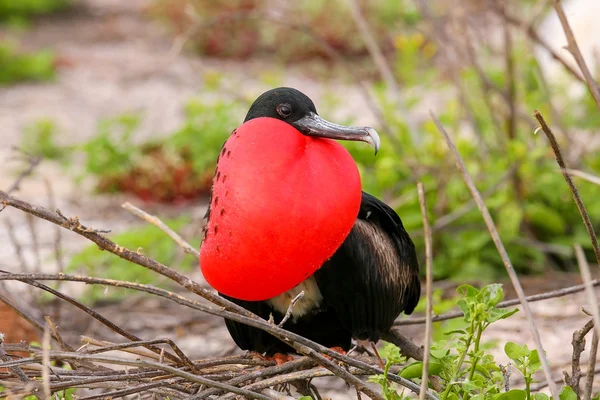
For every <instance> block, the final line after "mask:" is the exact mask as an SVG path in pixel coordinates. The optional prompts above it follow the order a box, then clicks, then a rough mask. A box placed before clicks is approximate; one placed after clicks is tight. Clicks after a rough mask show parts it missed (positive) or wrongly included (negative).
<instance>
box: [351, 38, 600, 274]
mask: <svg viewBox="0 0 600 400" xmlns="http://www.w3.org/2000/svg"><path fill="white" fill-rule="evenodd" d="M436 52H437V50H436V49H435V45H434V44H432V41H430V40H427V38H424V37H423V36H422V35H421V34H420V33H419V32H418V31H416V30H415V31H410V29H408V30H407V32H405V33H404V34H403V35H401V36H399V37H397V38H396V54H395V57H396V58H395V62H394V64H393V65H394V67H395V74H396V76H397V78H398V79H399V81H400V82H401V84H402V93H403V95H404V100H405V104H406V106H407V108H408V109H409V113H410V112H411V111H412V110H414V109H416V108H418V109H420V110H422V109H424V108H425V107H429V106H428V105H426V104H423V101H422V100H421V98H422V97H426V96H421V93H422V92H423V91H424V90H425V91H426V90H430V91H435V92H440V93H442V94H444V93H445V94H453V93H456V90H457V89H456V87H455V85H454V84H453V83H452V82H446V81H444V80H441V79H439V78H438V76H439V74H440V69H443V68H444V67H443V66H440V65H439V64H437V63H436V62H435V59H432V55H433V54H436ZM481 53H483V54H478V55H477V56H478V61H479V63H480V65H481V67H482V69H483V70H484V73H485V74H486V75H487V77H488V78H489V80H490V81H491V82H493V83H494V84H495V85H497V87H498V88H499V89H503V88H505V86H506V85H507V84H508V83H507V78H506V76H507V74H506V71H505V70H504V69H503V64H498V63H497V62H494V59H493V57H491V56H488V55H487V54H485V53H484V52H481ZM514 59H515V60H516V62H518V63H519V66H518V67H517V68H516V71H517V72H516V76H515V82H516V86H517V108H518V109H519V110H520V112H525V111H527V110H534V109H535V108H541V111H542V112H544V113H545V115H551V113H550V112H548V110H546V109H545V108H547V107H546V106H545V105H546V104H547V100H546V99H547V97H548V95H549V94H548V93H547V92H546V89H545V87H546V86H545V85H544V84H543V83H542V81H541V78H540V74H539V67H538V65H537V62H536V60H535V59H534V58H533V56H532V54H531V53H530V52H528V51H527V50H526V48H525V46H522V45H516V46H515V55H514ZM434 77H435V78H434ZM460 78H461V85H462V87H463V92H464V95H465V96H466V103H467V104H466V106H465V105H464V104H461V103H459V102H458V100H454V99H452V98H450V100H448V101H447V102H446V104H445V106H444V107H443V108H441V107H440V108H439V109H440V110H443V111H438V113H439V115H438V117H439V119H440V120H441V122H442V123H443V124H444V126H445V127H446V128H447V130H448V131H449V132H450V134H451V136H452V137H453V138H454V141H455V143H456V145H457V147H458V149H459V151H460V153H461V155H462V157H463V159H464V160H465V162H466V164H467V169H468V170H469V173H470V174H471V176H472V177H473V179H474V180H475V184H476V186H477V188H478V189H479V190H480V192H482V193H483V194H485V195H486V198H485V202H486V205H487V206H488V208H489V210H490V213H491V214H492V217H493V219H494V221H495V223H496V225H497V227H498V229H499V231H500V235H501V239H502V241H503V243H504V245H505V247H506V248H507V250H508V253H509V254H510V257H511V261H512V263H513V265H514V266H515V268H516V269H517V270H518V271H519V272H525V273H537V272H540V271H542V270H543V269H544V268H547V267H549V266H555V267H557V268H560V269H570V268H575V267H574V266H575V265H576V262H574V259H573V257H574V255H573V252H572V245H573V244H574V243H582V244H584V245H585V246H586V248H587V250H590V247H589V238H586V236H585V235H586V233H585V227H584V226H583V224H582V223H581V217H580V216H579V213H578V211H577V208H576V207H575V206H574V204H573V202H572V199H571V195H570V193H569V190H568V187H567V186H566V184H565V182H564V179H563V177H562V175H561V173H560V171H559V169H558V168H557V165H556V162H555V160H554V157H553V156H552V152H551V150H550V148H549V146H548V143H547V140H546V138H545V137H544V135H537V136H535V135H533V128H532V127H531V123H532V121H533V118H531V119H530V120H529V121H527V119H526V118H518V119H517V124H516V130H515V133H514V137H513V138H511V137H509V134H508V132H507V128H506V126H505V125H506V117H505V113H503V112H500V111H499V110H500V109H505V107H506V104H505V103H504V102H505V100H504V99H503V98H502V97H501V96H500V95H497V96H496V95H494V94H493V93H492V94H490V93H486V92H485V91H484V90H483V88H482V83H481V79H480V75H479V74H478V73H477V71H475V69H474V68H470V67H468V66H463V67H462V69H461V71H460ZM430 85H431V86H432V87H431V88H430ZM386 90H387V89H386V88H385V86H383V85H382V84H379V85H377V86H376V87H375V91H376V94H377V95H378V102H379V104H380V105H381V106H382V113H383V118H384V119H385V122H386V129H385V130H384V129H378V130H379V132H380V134H381V136H382V138H381V139H382V146H381V150H380V152H379V154H378V155H377V157H373V154H372V152H371V149H369V148H368V147H367V146H364V145H363V144H362V143H350V144H344V145H345V146H346V147H347V148H348V150H349V151H350V152H351V154H352V155H353V157H354V158H355V159H356V160H357V162H358V164H359V169H360V171H361V175H362V179H363V180H362V182H363V188H364V190H365V191H367V192H370V193H372V194H373V195H375V196H377V197H380V198H382V199H384V200H385V201H386V202H387V203H388V204H390V205H391V206H392V207H393V208H394V209H395V210H396V211H397V212H398V214H399V215H400V217H401V218H402V221H403V223H404V226H405V228H406V229H407V230H408V231H409V233H410V234H411V237H412V238H413V240H414V241H415V244H416V246H417V254H424V240H423V234H422V222H421V221H422V220H421V213H420V207H419V203H418V198H417V195H416V182H417V181H419V180H420V181H422V182H423V183H424V185H425V189H426V201H427V205H428V208H429V210H428V211H429V216H430V220H431V222H432V224H433V226H434V228H435V231H434V235H433V239H434V242H435V243H434V247H435V249H436V257H435V260H434V268H433V271H434V275H435V278H436V279H446V278H453V279H454V280H457V281H465V280H468V279H472V277H474V276H476V277H477V278H478V279H481V280H482V281H484V282H485V281H492V280H494V279H498V278H499V277H501V276H505V270H504V266H503V264H502V261H501V259H500V257H499V255H498V253H497V251H496V248H495V245H494V243H493V242H492V240H491V238H490V236H489V235H488V234H487V229H486V227H485V224H484V222H483V219H482V217H481V214H480V212H479V210H478V209H477V208H476V207H475V206H474V205H472V199H471V195H470V193H469V191H468V189H467V187H466V185H465V184H464V181H463V179H462V177H461V176H460V173H459V171H458V169H457V168H456V166H455V164H454V160H453V156H452V155H451V154H449V152H448V149H447V145H446V143H445V141H444V140H443V139H442V137H441V135H440V133H439V132H438V131H437V129H436V128H435V126H434V125H433V123H432V122H431V121H430V120H429V119H425V120H424V121H423V122H421V123H414V125H415V128H416V131H415V132H411V131H410V130H409V128H408V125H407V123H406V120H405V117H404V115H405V113H402V112H399V111H398V106H397V105H396V104H395V103H392V102H390V101H389V100H388V97H387V96H386V95H385V93H386ZM552 90H553V93H552V95H553V96H556V97H558V98H560V99H561V101H562V102H563V103H564V104H563V105H562V106H561V113H562V114H563V115H562V118H563V121H562V122H563V123H564V124H568V126H567V129H569V128H570V129H571V130H572V131H573V130H575V129H576V128H578V129H583V128H585V129H592V128H593V127H597V126H598V124H597V122H598V113H597V108H596V105H595V104H594V102H593V100H592V99H591V96H589V94H588V93H585V94H584V95H583V96H582V97H581V98H573V99H570V98H568V97H567V96H563V97H561V96H560V94H564V93H565V91H564V89H561V90H559V88H554V87H553V88H552ZM413 93H414V94H413ZM484 98H488V99H489V102H490V104H491V107H492V108H491V109H490V108H488V105H487V103H486V101H483V99H484ZM595 108H596V111H594V109H595ZM494 119H496V120H497V121H498V125H496V124H495V123H494ZM470 121H475V122H474V123H473V124H469V122H470ZM554 122H555V121H550V123H554ZM467 125H468V127H467V129H465V126H467ZM567 145H568V143H567ZM573 147H577V146H573ZM564 148H567V149H568V148H569V147H568V146H565V147H564ZM565 151H566V150H565ZM570 162H571V163H572V164H570V167H571V168H574V169H581V170H584V171H588V172H591V173H593V174H598V173H600V152H598V151H593V150H589V151H587V152H586V151H584V152H583V154H581V155H580V156H579V157H578V158H576V159H573V160H570ZM511 170H512V171H514V173H511ZM578 187H579V191H580V194H581V196H582V198H583V200H584V202H586V204H589V207H588V212H589V214H590V216H591V218H592V221H594V222H595V224H596V225H597V228H600V222H599V221H600V204H599V203H598V202H595V201H594V200H593V199H594V198H595V197H596V194H595V193H596V192H597V190H598V188H597V186H595V185H593V184H591V183H588V182H583V181H582V182H581V184H579V185H578ZM453 215H456V218H455V219H454V220H451V221H450V222H448V221H447V220H446V218H447V216H453ZM445 220H446V221H445ZM440 222H444V224H443V225H442V226H440V227H439V228H438V227H436V224H438V223H440Z"/></svg>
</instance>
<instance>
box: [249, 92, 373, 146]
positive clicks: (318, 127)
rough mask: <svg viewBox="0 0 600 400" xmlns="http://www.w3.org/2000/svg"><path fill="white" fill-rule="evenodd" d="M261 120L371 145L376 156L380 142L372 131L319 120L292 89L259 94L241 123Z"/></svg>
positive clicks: (309, 103) (310, 104) (307, 101)
mask: <svg viewBox="0 0 600 400" xmlns="http://www.w3.org/2000/svg"><path fill="white" fill-rule="evenodd" d="M261 117H268V118H274V119H278V120H280V121H283V122H285V123H287V124H290V125H291V126H293V127H294V128H296V129H297V130H298V131H299V132H300V133H302V134H304V135H307V136H313V137H322V138H328V139H336V140H354V141H361V142H366V143H369V144H370V145H371V146H373V148H374V149H375V154H377V151H378V150H379V146H380V140H379V135H378V134H377V131H375V129H373V128H370V127H352V126H343V125H338V124H334V123H333V122H329V121H327V120H326V119H323V118H321V117H320V116H319V114H318V113H317V108H316V107H315V104H314V103H313V101H312V100H311V99H310V98H309V97H308V96H307V95H305V94H304V93H302V92H301V91H299V90H297V89H294V88H288V87H280V88H276V89H271V90H269V91H267V92H265V93H263V94H261V95H260V96H259V97H258V98H257V99H256V100H255V101H254V103H253V104H252V106H251V107H250V110H248V114H246V118H245V119H244V122H247V121H250V120H252V119H255V118H261Z"/></svg>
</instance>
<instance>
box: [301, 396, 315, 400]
mask: <svg viewBox="0 0 600 400" xmlns="http://www.w3.org/2000/svg"><path fill="white" fill-rule="evenodd" d="M298 400H313V398H312V397H310V396H302V397H300V398H299V399H298Z"/></svg>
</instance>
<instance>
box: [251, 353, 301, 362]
mask: <svg viewBox="0 0 600 400" xmlns="http://www.w3.org/2000/svg"><path fill="white" fill-rule="evenodd" d="M248 355H249V356H251V357H256V358H260V359H261V360H265V361H275V362H276V363H277V365H281V364H283V363H286V362H288V361H293V360H294V357H292V356H291V355H289V354H283V353H275V354H273V355H272V356H263V355H262V354H260V353H258V352H256V351H249V352H248Z"/></svg>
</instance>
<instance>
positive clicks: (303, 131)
mask: <svg viewBox="0 0 600 400" xmlns="http://www.w3.org/2000/svg"><path fill="white" fill-rule="evenodd" d="M331 139H338V140H358V141H363V142H367V143H369V144H371V145H372V146H373V147H374V148H375V150H377V149H378V148H379V137H378V136H377V133H376V132H375V130H373V129H372V128H368V127H345V126H341V125H337V124H334V123H331V122H328V121H326V120H324V119H322V118H321V117H319V115H318V114H317V110H316V108H315V105H314V104H313V102H312V101H311V100H310V98H308V97H307V96H306V95H304V94H303V93H301V92H300V91H298V90H296V89H292V88H277V89H273V90H269V91H268V92H266V93H263V94H262V95H260V96H259V97H258V99H256V101H255V102H254V103H253V104H252V106H251V107H250V110H249V111H248V114H247V115H246V119H245V121H244V123H243V124H242V125H241V126H239V127H238V128H237V129H236V130H234V132H233V133H232V135H231V136H230V137H229V139H228V140H227V142H226V143H225V144H224V145H223V149H222V151H221V155H220V157H219V160H218V162H217V168H216V171H215V177H214V178H213V185H212V198H211V202H210V211H209V213H208V215H209V216H208V221H207V226H206V235H205V239H204V241H203V243H202V247H201V249H200V266H201V268H202V272H203V274H204V277H205V278H206V280H207V281H208V283H209V284H210V285H211V286H213V287H214V288H215V289H217V290H218V291H220V292H222V293H224V294H226V295H229V296H231V297H234V298H237V299H242V300H264V299H268V298H271V297H274V296H277V295H279V294H281V293H283V292H285V291H287V290H289V289H292V288H293V287H294V286H296V285H298V284H299V283H301V282H302V281H303V280H305V279H306V278H308V277H310V276H311V275H312V274H313V273H314V272H315V271H316V270H317V269H318V268H319V267H320V266H321V265H322V264H323V263H324V262H325V261H326V260H327V259H329V258H330V257H331V256H332V255H333V254H334V253H335V251H336V250H337V249H338V248H339V247H340V245H341V244H342V243H343V241H344V240H345V238H346V237H347V235H348V234H349V233H350V230H351V229H352V226H353V224H354V222H355V220H356V217H357V215H358V210H359V208H360V202H361V197H362V190H361V182H360V175H359V173H358V168H357V166H356V163H355V162H354V160H353V159H352V156H351V155H350V153H348V151H347V150H346V149H345V148H344V147H343V146H342V145H340V144H339V143H337V142H336V141H335V140H331Z"/></svg>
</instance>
